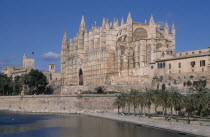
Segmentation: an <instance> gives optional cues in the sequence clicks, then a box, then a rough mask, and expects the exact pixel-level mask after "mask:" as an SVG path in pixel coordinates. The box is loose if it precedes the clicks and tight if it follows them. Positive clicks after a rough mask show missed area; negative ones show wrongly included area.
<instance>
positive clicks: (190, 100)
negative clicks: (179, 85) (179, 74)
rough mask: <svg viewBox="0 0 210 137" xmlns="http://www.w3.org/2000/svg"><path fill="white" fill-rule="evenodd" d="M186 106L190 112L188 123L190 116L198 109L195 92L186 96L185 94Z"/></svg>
mask: <svg viewBox="0 0 210 137" xmlns="http://www.w3.org/2000/svg"><path fill="white" fill-rule="evenodd" d="M184 107H185V110H186V112H187V113H188V124H190V117H191V115H192V112H193V111H195V109H196V101H195V96H194V95H193V94H187V95H186V96H184Z"/></svg>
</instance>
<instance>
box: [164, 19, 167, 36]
mask: <svg viewBox="0 0 210 137" xmlns="http://www.w3.org/2000/svg"><path fill="white" fill-rule="evenodd" d="M164 30H165V33H168V22H167V21H166V25H165V27H164Z"/></svg>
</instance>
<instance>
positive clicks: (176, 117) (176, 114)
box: [175, 110, 178, 121]
mask: <svg viewBox="0 0 210 137" xmlns="http://www.w3.org/2000/svg"><path fill="white" fill-rule="evenodd" d="M175 112H176V121H178V120H177V110H175Z"/></svg>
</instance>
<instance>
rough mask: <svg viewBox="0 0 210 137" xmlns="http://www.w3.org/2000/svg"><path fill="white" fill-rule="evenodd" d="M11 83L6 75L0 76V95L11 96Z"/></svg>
mask: <svg viewBox="0 0 210 137" xmlns="http://www.w3.org/2000/svg"><path fill="white" fill-rule="evenodd" d="M11 82H12V79H11V78H9V77H8V76H7V75H4V74H0V94H1V95H11V94H12V88H11Z"/></svg>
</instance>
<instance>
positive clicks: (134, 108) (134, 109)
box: [133, 105, 136, 115]
mask: <svg viewBox="0 0 210 137" xmlns="http://www.w3.org/2000/svg"><path fill="white" fill-rule="evenodd" d="M133 113H134V115H136V107H135V105H134V106H133Z"/></svg>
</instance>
